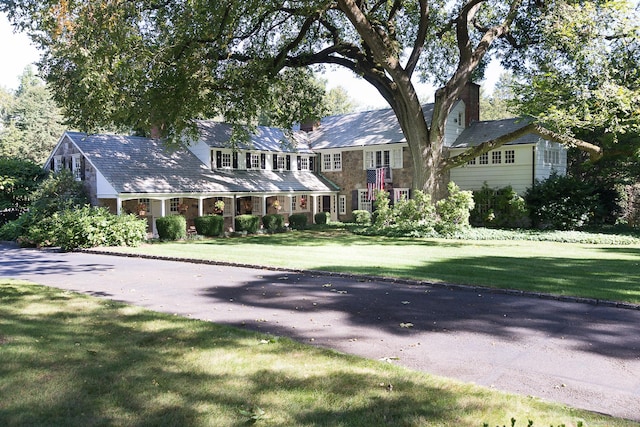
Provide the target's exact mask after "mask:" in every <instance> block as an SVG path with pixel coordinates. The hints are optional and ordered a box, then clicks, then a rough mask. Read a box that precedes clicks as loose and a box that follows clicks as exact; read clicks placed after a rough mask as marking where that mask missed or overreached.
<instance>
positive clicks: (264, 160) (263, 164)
mask: <svg viewBox="0 0 640 427" xmlns="http://www.w3.org/2000/svg"><path fill="white" fill-rule="evenodd" d="M266 168H267V155H266V154H264V153H262V154H260V169H266Z"/></svg>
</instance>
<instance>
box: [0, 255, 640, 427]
mask: <svg viewBox="0 0 640 427" xmlns="http://www.w3.org/2000/svg"><path fill="white" fill-rule="evenodd" d="M0 276H2V277H13V278H19V279H26V280H32V281H34V282H37V283H41V284H45V285H49V286H55V287H58V288H63V289H68V290H73V291H78V292H82V293H86V294H90V295H94V296H98V297H103V298H112V299H116V300H119V301H124V302H128V303H132V304H136V305H139V306H143V307H147V308H150V309H153V310H157V311H162V312H167V313H176V314H179V315H184V316H189V317H192V318H198V319H203V320H208V321H213V322H217V323H224V324H230V325H243V326H245V327H249V328H252V329H256V330H260V331H264V332H270V333H273V334H278V335H284V336H289V337H292V338H294V339H297V340H299V341H304V342H307V343H310V344H314V345H320V346H324V347H331V348H334V349H337V350H340V351H343V352H347V353H352V354H357V355H361V356H365V357H369V358H373V359H383V358H389V359H388V360H392V361H393V362H392V363H397V364H400V365H404V366H407V367H409V368H413V369H417V370H421V371H425V372H429V373H433V374H437V375H442V376H447V377H452V378H457V379H460V380H463V381H467V382H474V383H477V384H480V385H484V386H490V387H495V388H497V389H501V390H505V391H509V392H514V393H518V394H522V395H532V396H538V397H540V398H543V399H546V400H551V401H557V402H562V403H566V404H568V405H571V406H574V407H579V408H585V409H589V410H593V411H597V412H602V413H606V414H611V415H614V416H618V417H625V418H629V419H633V420H637V421H640V310H631V309H621V308H613V307H603V306H596V305H590V304H583V303H573V302H561V301H553V300H544V299H540V298H535V297H524V296H516V295H505V294H493V293H489V292H484V291H478V290H472V289H468V290H463V289H445V288H442V287H433V286H427V285H410V284H397V283H389V282H378V281H370V280H364V279H353V278H351V279H350V278H339V277H331V276H322V275H317V274H315V275H314V274H301V273H294V272H285V271H270V270H259V269H249V268H238V267H226V266H216V265H204V264H187V263H181V262H175V261H159V260H147V259H139V258H125V257H116V256H107V255H95V254H87V253H57V252H52V251H38V250H25V249H17V248H15V247H11V246H6V245H0ZM408 323H411V324H413V326H412V327H406V326H408V325H407V324H408ZM401 324H404V326H405V327H402V326H401ZM396 358H397V360H396Z"/></svg>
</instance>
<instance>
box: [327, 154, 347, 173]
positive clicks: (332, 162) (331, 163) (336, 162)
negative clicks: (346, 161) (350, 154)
mask: <svg viewBox="0 0 640 427" xmlns="http://www.w3.org/2000/svg"><path fill="white" fill-rule="evenodd" d="M322 167H323V170H325V171H341V170H342V153H328V154H323V155H322Z"/></svg>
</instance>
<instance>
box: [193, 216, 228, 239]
mask: <svg viewBox="0 0 640 427" xmlns="http://www.w3.org/2000/svg"><path fill="white" fill-rule="evenodd" d="M193 223H194V225H195V226H196V232H197V233H198V234H200V235H202V236H208V237H216V236H220V235H221V234H222V233H223V231H224V218H223V217H222V216H221V215H205V216H199V217H196V218H194V219H193Z"/></svg>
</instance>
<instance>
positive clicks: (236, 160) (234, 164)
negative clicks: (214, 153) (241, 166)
mask: <svg viewBox="0 0 640 427" xmlns="http://www.w3.org/2000/svg"><path fill="white" fill-rule="evenodd" d="M233 168H234V169H238V152H237V151H234V152H233Z"/></svg>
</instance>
